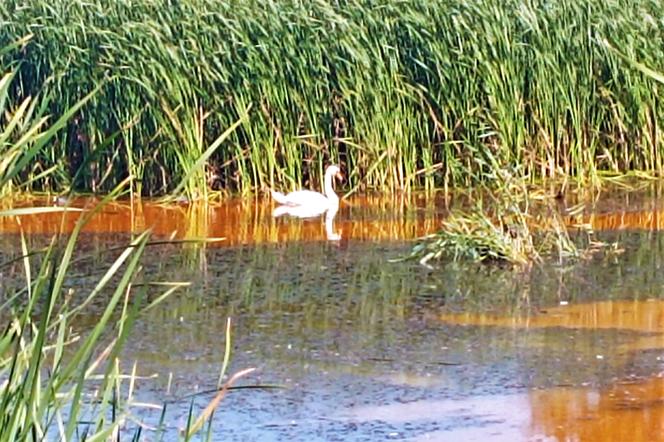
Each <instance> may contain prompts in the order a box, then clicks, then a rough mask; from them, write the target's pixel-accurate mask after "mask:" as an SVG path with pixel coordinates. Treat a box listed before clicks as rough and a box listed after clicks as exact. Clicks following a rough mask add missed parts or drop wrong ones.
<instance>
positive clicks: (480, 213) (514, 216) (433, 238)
mask: <svg viewBox="0 0 664 442" xmlns="http://www.w3.org/2000/svg"><path fill="white" fill-rule="evenodd" d="M494 179H495V181H497V182H499V185H498V188H497V190H492V191H487V192H486V193H485V194H484V195H485V196H486V197H487V198H488V199H489V203H488V204H485V202H484V200H483V197H482V196H480V197H479V198H478V200H477V202H476V203H475V206H473V207H472V208H471V209H469V210H457V211H454V212H452V213H451V215H450V216H449V217H448V218H447V219H446V220H445V221H444V222H443V227H442V229H441V230H440V231H439V232H438V233H436V234H433V235H430V236H428V237H426V238H424V240H423V241H422V242H421V243H419V244H418V245H416V246H415V247H414V248H413V251H412V253H411V256H410V257H411V258H416V259H419V260H420V262H421V263H422V264H427V263H428V262H429V261H430V260H432V259H440V258H443V257H449V258H451V259H453V260H455V261H456V260H462V259H469V260H472V261H493V262H507V263H511V264H517V265H530V264H533V263H539V262H541V261H542V260H543V259H544V258H546V257H552V256H554V257H556V258H558V259H559V260H563V259H569V258H579V257H581V256H584V255H585V254H586V252H590V251H591V250H594V249H595V248H596V247H597V246H598V245H600V243H597V242H592V241H589V244H591V245H592V247H590V248H588V249H580V248H579V247H577V245H576V244H575V242H574V241H573V240H572V239H571V237H570V233H569V229H568V227H567V225H566V223H565V220H564V219H563V216H562V215H561V214H560V212H559V211H558V210H557V208H556V207H555V205H554V204H552V203H551V198H547V197H543V196H542V195H539V194H537V193H536V192H531V191H530V190H529V188H528V186H527V185H526V182H525V180H524V179H523V178H520V177H518V175H517V176H515V175H512V174H510V173H509V172H506V171H505V170H504V169H503V170H499V172H498V173H497V174H496V176H495V177H494ZM535 200H539V202H540V205H541V204H543V205H544V207H543V208H541V207H538V208H533V202H534V201H535ZM485 207H486V208H488V210H486V209H485ZM587 233H588V234H589V235H590V233H591V232H590V231H588V232H587Z"/></svg>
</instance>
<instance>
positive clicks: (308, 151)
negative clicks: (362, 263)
mask: <svg viewBox="0 0 664 442" xmlns="http://www.w3.org/2000/svg"><path fill="white" fill-rule="evenodd" d="M660 6H661V5H660V4H659V3H658V2H655V1H651V0H614V1H608V2H600V3H597V2H594V1H592V0H580V1H571V0H563V1H558V2H547V1H535V2H525V3H524V2H522V1H519V0H509V1H498V0H481V1H477V2H468V1H462V0H436V1H430V0H408V1H401V0H390V1H386V2H381V3H380V4H378V3H374V2H370V1H349V2H328V1H313V2H297V1H267V2H255V1H248V2H239V3H238V2H228V1H223V0H185V1H179V2H177V3H176V4H174V3H173V2H171V1H168V0H156V1H150V2H147V1H145V2H107V1H102V0H92V1H86V2H82V1H73V2H72V1H70V0H54V1H50V2H45V1H44V0H30V1H27V2H26V1H20V2H19V1H17V0H7V1H5V2H3V3H2V5H0V22H2V23H3V26H2V28H0V47H2V46H3V45H7V44H10V43H12V42H16V41H20V39H22V38H24V37H25V33H26V32H30V38H28V39H25V40H24V41H23V42H22V43H21V44H17V45H14V46H11V47H10V48H9V49H7V50H5V51H2V52H1V53H0V67H10V68H12V69H16V70H17V74H16V75H17V79H18V81H17V83H16V84H15V86H14V87H13V88H12V89H11V94H10V98H9V100H10V102H11V103H13V106H18V105H19V104H20V103H21V102H22V101H23V100H24V99H25V98H26V97H28V96H36V95H37V94H38V93H39V94H41V95H42V96H44V97H46V96H48V97H49V98H50V101H49V102H48V104H47V105H45V107H46V108H47V111H48V113H49V114H51V115H62V114H63V113H64V110H65V109H69V108H71V107H72V106H73V105H74V103H77V102H78V101H79V100H80V99H81V98H82V97H83V96H84V95H85V94H87V93H89V92H90V91H91V90H93V89H94V88H95V87H98V86H99V85H100V84H102V83H104V87H103V89H102V91H100V93H98V94H96V95H95V96H94V97H93V98H92V99H91V100H90V102H89V103H88V105H86V107H85V109H82V110H81V111H80V112H77V113H76V116H75V118H72V119H70V120H69V122H68V124H67V128H66V131H63V133H62V134H61V135H60V136H59V137H57V139H55V140H54V142H53V143H52V144H51V145H50V149H48V150H47V151H44V152H42V153H40V154H39V155H38V156H37V157H35V161H34V163H33V164H36V165H37V166H38V167H39V169H40V170H50V169H51V168H52V167H55V168H56V171H57V173H53V174H52V175H51V177H50V178H49V179H48V180H46V179H41V178H40V179H36V180H34V181H32V182H31V183H30V185H31V186H32V187H33V188H35V189H63V188H67V187H69V186H72V187H73V188H75V189H78V190H93V191H105V190H108V189H110V188H112V187H113V186H114V184H115V183H117V182H118V181H120V180H122V179H124V178H125V177H127V176H133V177H135V180H134V181H133V190H134V191H135V192H139V193H143V194H157V193H167V192H170V191H172V190H173V189H174V188H175V187H176V186H177V183H179V182H182V180H183V178H184V177H188V179H187V180H186V181H187V182H188V183H189V184H187V185H188V186H189V187H188V188H187V193H188V194H191V195H193V194H197V195H205V194H206V187H209V188H213V189H223V190H225V191H227V192H228V191H235V192H241V193H247V192H250V191H256V190H260V189H265V188H275V187H277V186H281V187H292V185H293V183H298V184H304V185H307V184H308V183H318V182H319V181H320V177H321V176H322V175H323V173H324V168H325V165H326V164H329V163H332V162H334V163H337V162H341V163H342V164H344V167H345V169H346V170H347V171H348V172H349V173H348V184H349V186H350V188H351V189H371V188H380V189H383V190H386V191H389V190H397V189H404V190H409V189H412V188H415V187H423V188H428V189H431V188H433V187H445V188H452V187H467V186H470V185H474V184H478V183H490V176H491V174H492V172H495V170H496V169H493V166H492V165H490V164H488V163H487V161H486V157H487V155H495V156H496V157H497V158H498V160H499V166H500V167H501V168H502V167H507V168H509V167H514V166H519V170H521V171H522V173H523V175H524V177H528V179H529V180H531V181H534V180H538V179H542V178H550V177H561V176H565V175H568V176H574V177H577V178H579V179H580V180H581V181H585V182H588V181H589V180H596V179H598V178H599V177H601V176H603V175H606V174H609V175H614V174H621V173H625V172H628V171H633V170H638V171H643V172H647V173H648V174H651V175H661V173H662V171H663V170H664V155H662V148H663V146H662V139H663V137H662V136H661V133H660V131H661V129H660V128H661V127H662V123H664V121H662V118H663V117H662V113H661V112H659V110H658V109H659V105H658V103H659V101H660V97H659V95H660V93H659V91H660V90H661V85H658V84H657V81H656V80H655V79H653V78H652V77H650V76H648V75H644V74H643V72H641V71H639V70H638V69H634V67H633V66H632V65H631V64H630V63H628V62H626V61H625V60H624V59H623V58H622V57H621V56H619V55H618V54H617V53H616V52H615V51H613V50H610V49H609V46H608V44H610V45H611V47H615V48H617V49H618V50H619V51H620V52H621V53H623V54H625V55H626V56H628V57H629V58H630V59H635V60H638V61H639V62H640V63H643V65H646V66H649V67H650V68H651V69H653V70H657V71H662V60H664V52H663V51H664V49H663V48H664V45H663V44H662V41H663V31H662V27H661V26H660V25H659V24H658V21H657V19H656V17H659V16H660V10H661V7H660ZM607 43H608V44H607ZM658 86H659V87H658ZM250 106H251V108H250V110H249V112H247V117H246V118H242V115H244V114H245V112H246V110H247V109H248V108H249V107H250ZM238 120H242V122H241V124H240V125H239V126H238V127H237V129H236V130H235V131H233V133H232V134H229V135H228V136H227V137H226V138H224V139H223V141H221V142H220V143H219V146H218V148H217V149H216V150H215V151H214V152H211V153H210V155H209V157H207V158H206V159H205V161H204V164H203V166H204V167H202V168H195V167H193V165H194V164H196V163H197V161H198V160H199V159H200V158H202V157H201V155H202V154H204V152H205V151H206V149H205V147H204V146H211V145H212V144H213V143H214V142H215V140H218V139H220V136H221V135H222V134H223V133H224V132H225V131H226V130H227V128H230V127H232V126H233V124H235V123H236V122H237V121H238ZM192 187H194V188H195V189H193V188H192Z"/></svg>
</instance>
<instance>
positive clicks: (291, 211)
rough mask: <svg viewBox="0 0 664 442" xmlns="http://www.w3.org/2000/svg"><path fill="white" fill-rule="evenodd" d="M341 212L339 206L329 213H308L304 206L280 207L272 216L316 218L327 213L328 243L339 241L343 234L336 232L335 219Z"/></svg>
mask: <svg viewBox="0 0 664 442" xmlns="http://www.w3.org/2000/svg"><path fill="white" fill-rule="evenodd" d="M338 211H339V206H336V207H330V208H329V209H327V211H323V212H321V211H318V212H314V211H312V210H309V211H307V210H306V209H305V208H304V207H303V206H279V207H277V208H275V209H274V210H273V211H272V216H273V217H275V218H277V217H279V216H282V215H289V216H292V217H295V218H314V217H316V216H319V215H321V214H322V213H325V235H326V237H327V240H328V241H339V240H340V239H341V233H337V232H335V231H334V217H335V216H336V215H337V212H338Z"/></svg>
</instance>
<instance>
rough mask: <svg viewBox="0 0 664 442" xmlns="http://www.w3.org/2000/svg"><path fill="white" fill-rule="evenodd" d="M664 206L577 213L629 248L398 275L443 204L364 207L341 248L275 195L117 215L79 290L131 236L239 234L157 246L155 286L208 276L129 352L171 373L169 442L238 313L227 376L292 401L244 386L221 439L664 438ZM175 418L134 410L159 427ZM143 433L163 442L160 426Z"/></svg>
mask: <svg viewBox="0 0 664 442" xmlns="http://www.w3.org/2000/svg"><path fill="white" fill-rule="evenodd" d="M656 196H657V194H656V193H654V192H645V193H644V192H642V193H639V194H631V193H630V194H628V193H620V194H614V195H612V196H611V198H605V199H601V200H599V201H598V202H597V203H596V204H595V205H594V206H593V210H592V211H590V212H588V213H586V214H585V215H582V216H581V215H580V216H579V217H578V219H577V220H576V221H582V222H589V223H592V224H593V225H594V226H595V227H596V228H600V227H605V228H610V230H608V231H606V232H603V233H602V235H603V238H604V239H607V240H611V241H614V240H615V241H618V243H619V244H620V245H621V247H622V248H624V253H622V254H621V255H617V256H612V257H608V258H607V257H596V258H595V259H592V260H589V261H586V262H582V263H579V264H577V265H575V266H569V267H562V268H561V267H556V266H552V265H547V266H545V267H544V268H541V269H536V270H534V271H532V272H530V273H527V274H523V273H519V272H515V271H513V270H510V269H506V268H498V267H487V266H481V265H471V264H466V265H462V264H452V263H446V264H442V265H440V266H438V267H436V268H434V269H427V268H424V267H422V266H420V265H419V264H417V263H416V262H410V261H407V262H392V261H391V259H392V258H398V257H400V256H403V255H404V254H406V253H408V251H409V250H410V247H411V245H412V243H411V242H410V241H409V240H410V239H411V238H414V237H416V236H420V235H424V234H426V233H429V232H433V231H435V229H436V228H437V226H438V225H439V224H440V220H441V219H442V217H444V216H445V214H446V213H447V210H446V207H445V201H444V200H442V199H432V200H428V199H415V200H400V199H393V200H385V199H379V198H376V199H371V198H358V199H354V200H351V204H352V206H343V207H342V209H341V210H340V212H339V213H338V214H337V217H336V218H335V220H334V225H333V230H334V232H335V233H339V234H340V235H341V240H334V241H327V237H328V234H327V233H328V232H327V227H328V226H326V225H325V223H324V221H323V220H321V219H314V220H306V221H304V220H298V219H287V218H283V219H282V218H280V219H276V220H274V219H273V218H271V216H270V210H271V207H270V206H269V205H267V204H265V203H264V202H262V201H243V202H231V203H228V204H222V205H218V206H215V205H213V206H209V207H204V206H168V207H161V206H158V205H156V204H145V205H143V206H140V207H133V208H132V207H130V206H129V205H127V204H114V205H113V206H111V207H109V208H108V209H107V210H105V211H104V212H103V213H102V214H101V215H100V216H99V217H97V218H96V219H95V220H93V223H91V224H90V226H89V227H88V229H87V231H86V233H84V234H83V237H82V243H81V246H82V250H81V252H80V253H81V254H82V255H86V256H89V259H87V260H86V261H82V262H81V264H80V265H78V266H77V267H76V269H75V270H74V272H73V273H72V274H71V279H70V281H69V283H68V285H69V287H71V288H73V289H74V290H75V293H74V294H73V296H74V297H76V296H81V297H82V296H84V294H85V293H86V289H89V287H91V286H92V284H93V283H94V282H95V281H96V280H97V279H98V278H99V277H100V276H101V274H102V273H103V271H104V270H105V268H106V266H107V265H108V263H109V262H110V260H111V259H112V258H113V257H114V256H116V255H117V254H118V253H119V252H117V251H115V252H114V251H112V250H111V251H109V249H111V248H112V247H113V246H122V245H125V244H126V243H127V241H128V239H129V233H128V232H132V231H140V230H141V229H143V228H146V227H151V228H152V229H153V232H154V235H155V237H157V238H164V237H168V236H170V235H171V234H172V233H173V232H175V233H174V234H173V235H174V237H176V238H201V237H207V238H210V237H224V238H225V240H224V241H222V242H220V243H212V244H207V245H204V246H201V245H192V244H189V245H160V246H154V247H150V248H149V249H148V252H146V259H144V265H145V274H147V275H149V277H150V279H151V280H154V281H191V282H192V286H191V287H190V288H188V289H186V290H181V291H180V292H177V293H176V294H174V295H172V296H171V297H170V298H168V299H167V300H166V301H165V302H164V303H162V304H161V305H160V306H159V308H157V309H154V310H152V311H149V312H147V313H146V314H145V315H144V316H143V317H142V318H141V320H140V321H138V322H137V323H136V325H135V328H134V331H133V333H132V336H131V337H130V339H129V341H128V343H127V346H126V348H125V352H124V354H123V356H122V364H123V367H125V369H126V371H128V370H130V369H131V367H132V365H133V364H134V362H136V364H137V367H138V373H139V374H140V375H144V376H150V375H157V376H156V377H150V378H149V379H141V380H139V381H138V382H137V386H136V391H135V392H134V394H135V400H136V401H140V402H142V403H154V404H157V405H161V404H162V403H163V402H164V401H166V402H167V412H166V423H167V428H166V429H165V432H164V433H163V434H162V435H161V436H162V437H163V439H164V440H176V439H177V438H178V431H179V430H180V429H181V428H183V427H184V426H185V425H186V419H187V414H188V411H189V407H190V404H191V403H192V400H193V407H194V411H195V414H198V413H200V411H201V410H202V409H203V408H204V407H205V406H206V405H207V404H208V403H209V401H210V400H211V399H212V397H213V396H214V394H213V393H206V394H196V393H200V392H204V391H207V390H211V389H214V387H215V385H216V383H217V380H218V376H219V370H220V367H221V364H222V360H223V353H224V346H225V327H226V319H227V318H228V317H232V318H233V326H232V346H233V355H232V363H231V366H230V368H229V372H230V373H233V372H236V371H239V370H242V369H245V368H248V367H256V368H257V371H256V372H254V373H252V374H251V375H249V376H247V377H246V378H243V379H242V380H240V381H239V382H238V385H245V386H246V385H249V386H278V387H279V388H256V389H241V390H236V391H231V392H230V393H229V394H228V396H227V397H226V398H225V399H224V401H223V402H222V403H221V406H220V408H219V409H218V411H217V412H216V414H215V418H214V421H213V430H212V432H213V435H214V439H215V440H261V441H263V440H268V441H269V440H461V439H463V440H509V441H513V440H643V441H646V440H648V441H649V440H662V439H663V438H664V436H663V435H664V428H662V425H663V424H662V422H664V404H663V401H662V397H663V396H662V391H664V380H663V379H662V378H661V377H660V374H661V373H662V371H663V369H664V351H662V348H664V307H663V305H662V301H660V298H661V293H662V288H663V287H664V274H663V273H662V272H661V271H660V270H661V269H660V266H661V265H662V262H664V261H663V260H662V257H663V256H664V254H663V253H662V251H663V250H664V240H663V239H662V237H661V235H659V234H658V233H657V230H658V229H659V228H660V222H659V221H658V220H659V219H664V218H663V217H661V216H660V215H659V214H660V210H661V209H660V208H659V205H658V199H657V198H656ZM84 204H85V203H84V202H80V204H79V205H84ZM617 208H619V209H620V211H617V210H616V209H617ZM77 216H78V215H69V216H68V217H67V218H66V219H65V222H64V223H63V220H62V218H61V217H59V216H58V217H57V218H56V217H52V218H48V219H46V218H43V217H40V218H37V217H26V218H24V219H23V220H22V227H23V229H24V231H27V232H29V233H30V234H31V236H30V237H29V239H30V242H31V244H32V245H33V246H34V247H36V246H37V245H39V244H44V243H45V242H46V240H47V239H48V237H49V236H48V234H49V232H53V231H57V230H59V229H61V228H63V229H64V230H65V231H67V230H68V229H70V228H71V225H72V223H73V221H74V220H75V218H76V217H77ZM0 223H1V228H2V230H3V231H4V232H5V234H3V235H2V236H0V245H1V246H2V252H0V262H7V260H8V259H9V258H10V257H12V256H16V255H17V254H18V253H19V248H18V247H19V240H18V237H17V236H16V234H15V232H16V231H17V229H18V226H17V225H16V222H15V221H13V220H10V219H5V220H1V221H0ZM19 264H20V263H17V264H14V265H7V266H3V267H1V268H0V272H2V278H3V280H2V284H3V285H5V286H6V287H8V288H9V287H12V286H18V285H20V284H21V278H22V273H21V267H20V265H19ZM156 294H157V291H156V290H155V291H154V293H152V295H154V296H156ZM95 312H96V308H95V307H94V306H93V307H92V308H91V309H90V311H89V312H88V313H87V315H86V317H85V318H83V319H85V320H82V321H80V322H79V324H78V326H79V327H80V328H81V330H85V329H86V327H89V326H90V325H91V324H94V322H95V320H96V316H95ZM192 395H193V396H192ZM160 413H161V411H160V410H151V409H149V408H146V407H141V406H137V407H136V408H135V409H134V410H133V416H134V417H135V418H136V419H137V420H140V421H141V422H143V423H144V424H145V425H146V426H148V427H149V426H154V425H156V422H158V420H159V415H160ZM135 425H136V424H135V423H133V422H128V424H127V427H128V428H134V427H135ZM143 435H144V438H145V439H146V440H154V439H156V438H158V437H159V436H160V435H159V434H158V433H157V432H155V431H153V430H150V429H149V428H147V427H146V429H144V431H143Z"/></svg>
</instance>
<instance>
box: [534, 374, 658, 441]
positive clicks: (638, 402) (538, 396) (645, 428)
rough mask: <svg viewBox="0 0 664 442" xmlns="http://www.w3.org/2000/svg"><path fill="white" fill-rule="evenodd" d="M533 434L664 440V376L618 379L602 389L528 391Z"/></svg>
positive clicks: (565, 437) (593, 438) (562, 437)
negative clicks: (642, 378)
mask: <svg viewBox="0 0 664 442" xmlns="http://www.w3.org/2000/svg"><path fill="white" fill-rule="evenodd" d="M529 402H530V410H531V413H532V417H531V428H530V431H529V433H530V434H532V435H546V436H547V437H553V438H554V440H578V441H631V442H641V441H643V442H646V441H662V440H664V379H663V378H662V377H653V378H650V379H645V380H638V381H625V382H618V383H616V384H614V385H611V386H609V387H607V388H603V389H593V388H561V387H559V388H553V389H547V390H534V391H531V392H530V393H529Z"/></svg>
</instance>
